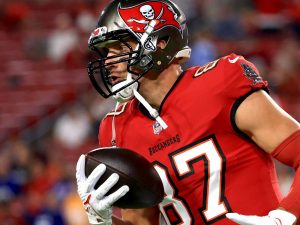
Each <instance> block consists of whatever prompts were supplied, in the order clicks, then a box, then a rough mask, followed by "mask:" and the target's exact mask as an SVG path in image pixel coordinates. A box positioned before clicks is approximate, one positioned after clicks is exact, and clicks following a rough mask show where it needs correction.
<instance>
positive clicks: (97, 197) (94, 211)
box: [76, 155, 129, 225]
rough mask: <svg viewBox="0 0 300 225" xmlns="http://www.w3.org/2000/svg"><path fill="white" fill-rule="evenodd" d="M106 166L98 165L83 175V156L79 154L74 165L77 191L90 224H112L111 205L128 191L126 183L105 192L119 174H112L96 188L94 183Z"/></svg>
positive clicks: (116, 179)
mask: <svg viewBox="0 0 300 225" xmlns="http://www.w3.org/2000/svg"><path fill="white" fill-rule="evenodd" d="M105 170H106V166H105V165H104V164H100V165H98V166H97V167H96V168H95V169H94V170H93V172H92V173H91V174H90V175H89V176H88V177H86V176H85V156H84V155H81V156H80V158H79V160H78V162H77V165H76V180H77V191H78V194H79V196H80V198H81V201H82V202H83V204H84V208H85V210H86V212H87V215H88V219H89V222H90V224H93V225H111V224H112V205H113V203H115V202H116V201H118V200H119V199H120V198H121V197H122V196H124V195H125V194H126V193H127V192H128V191H129V187H128V186H127V185H124V186H122V187H121V188H119V189H118V190H117V191H115V192H113V193H112V194H110V195H108V196H105V194H106V193H107V192H108V191H109V190H110V189H111V188H112V187H113V186H114V185H115V184H116V183H117V182H118V180H119V175H118V174H112V175H111V176H110V177H109V178H108V179H107V180H106V181H105V182H103V183H102V184H101V185H100V186H99V187H98V188H97V189H95V184H96V183H97V181H98V180H99V178H100V177H101V176H102V175H103V174H104V172H105Z"/></svg>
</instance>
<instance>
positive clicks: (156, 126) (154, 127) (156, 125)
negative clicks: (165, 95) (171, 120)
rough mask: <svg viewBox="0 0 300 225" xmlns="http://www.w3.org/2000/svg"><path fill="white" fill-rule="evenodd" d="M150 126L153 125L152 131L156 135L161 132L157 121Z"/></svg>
mask: <svg viewBox="0 0 300 225" xmlns="http://www.w3.org/2000/svg"><path fill="white" fill-rule="evenodd" d="M152 127H153V133H154V134H156V135H158V134H160V132H162V130H163V128H162V126H161V125H160V123H158V122H157V121H156V122H155V124H153V126H152Z"/></svg>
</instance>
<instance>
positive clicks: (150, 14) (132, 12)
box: [118, 1, 181, 33]
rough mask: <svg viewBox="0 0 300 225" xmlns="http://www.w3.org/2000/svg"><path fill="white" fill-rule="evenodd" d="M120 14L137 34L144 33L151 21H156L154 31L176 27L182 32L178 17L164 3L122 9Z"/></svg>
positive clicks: (148, 3)
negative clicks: (164, 27)
mask: <svg viewBox="0 0 300 225" xmlns="http://www.w3.org/2000/svg"><path fill="white" fill-rule="evenodd" d="M118 10H119V14H120V16H121V18H122V19H123V21H124V22H125V23H126V24H127V26H128V27H129V28H130V29H131V30H132V31H134V32H136V33H144V32H145V30H146V29H147V26H148V24H149V23H150V21H152V20H155V21H156V26H155V28H154V31H156V30H159V29H160V28H162V27H163V26H174V27H176V28H177V29H179V30H180V31H181V26H180V24H179V22H178V21H177V19H178V15H177V14H176V12H175V11H174V10H173V8H172V7H171V6H169V5H168V4H166V3H163V2H155V1H153V2H146V3H142V4H139V5H136V6H134V7H130V8H121V6H120V5H119V9H118Z"/></svg>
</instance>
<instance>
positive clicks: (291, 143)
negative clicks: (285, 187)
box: [272, 130, 300, 217]
mask: <svg viewBox="0 0 300 225" xmlns="http://www.w3.org/2000/svg"><path fill="white" fill-rule="evenodd" d="M272 155H273V156H274V157H275V158H276V159H278V160H279V161H281V162H283V163H284V164H286V165H289V166H292V167H294V168H295V170H296V173H295V177H294V181H293V184H292V186H291V189H290V192H289V193H288V195H287V196H286V197H285V198H284V199H283V200H282V201H281V202H280V203H279V207H282V208H284V209H286V210H287V211H289V212H291V213H293V214H294V215H295V216H296V217H299V216H300V191H299V190H300V169H299V165H300V130H298V131H296V132H295V133H293V134H292V135H290V136H289V137H288V138H287V139H286V140H284V141H283V142H282V143H281V144H280V145H279V146H278V147H277V148H276V149H275V150H274V151H273V152H272Z"/></svg>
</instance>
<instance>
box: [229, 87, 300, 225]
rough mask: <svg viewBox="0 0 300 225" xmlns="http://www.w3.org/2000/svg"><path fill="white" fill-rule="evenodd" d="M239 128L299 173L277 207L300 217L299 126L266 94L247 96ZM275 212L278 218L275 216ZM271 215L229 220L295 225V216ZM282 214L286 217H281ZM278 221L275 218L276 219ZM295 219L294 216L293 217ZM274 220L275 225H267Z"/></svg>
mask: <svg viewBox="0 0 300 225" xmlns="http://www.w3.org/2000/svg"><path fill="white" fill-rule="evenodd" d="M235 123H236V125H237V127H238V128H239V129H240V130H241V131H242V132H244V133H246V134H247V135H248V136H249V137H250V138H251V139H252V140H253V141H254V142H255V143H256V144H257V145H258V146H260V147H261V148H262V149H264V150H265V151H266V152H268V153H270V154H272V156H274V157H275V158H276V159H278V160H279V161H281V162H283V163H285V164H287V165H289V166H291V167H293V168H294V169H295V171H296V173H295V177H294V182H293V186H292V188H291V191H290V192H289V194H288V195H287V196H286V197H285V198H284V199H283V200H282V201H281V202H280V203H279V206H278V208H279V209H283V210H286V211H288V212H291V213H292V214H293V215H295V216H296V217H299V215H300V192H299V190H300V169H299V165H300V125H299V123H298V122H297V121H296V120H294V119H293V118H292V117H291V116H290V115H288V114H287V113H286V112H285V111H284V110H283V109H281V108H280V107H279V106H278V105H277V104H276V103H275V102H274V101H273V100H272V99H271V97H270V96H269V95H268V94H267V93H266V92H264V91H262V90H261V91H257V92H254V93H252V94H251V95H250V96H248V97H247V98H246V99H245V100H244V101H243V102H242V103H241V104H240V106H239V108H238V109H237V111H236V115H235ZM274 211H275V215H274ZM274 211H271V212H273V213H270V214H269V216H266V217H256V216H243V215H238V214H228V215H227V216H228V218H230V219H232V220H233V221H235V222H237V223H239V224H253V225H256V224H262V225H263V224H274V225H276V224H277V223H276V218H277V217H279V218H281V220H282V219H283V220H285V219H286V221H285V222H286V223H282V224H287V225H291V224H293V215H291V214H289V213H288V214H285V212H284V211H281V210H279V211H278V210H274ZM282 213H283V214H282ZM274 218H275V219H274ZM294 218H295V217H294ZM265 219H267V220H269V219H271V220H272V221H273V222H274V223H272V222H271V223H268V221H265Z"/></svg>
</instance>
